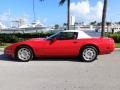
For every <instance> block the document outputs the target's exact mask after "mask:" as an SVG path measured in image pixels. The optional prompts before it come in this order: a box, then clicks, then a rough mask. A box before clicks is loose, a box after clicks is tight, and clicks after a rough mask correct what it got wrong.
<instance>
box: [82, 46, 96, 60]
mask: <svg viewBox="0 0 120 90" xmlns="http://www.w3.org/2000/svg"><path fill="white" fill-rule="evenodd" d="M95 57H96V51H95V50H94V49H93V48H86V49H85V50H84V51H83V58H84V59H85V60H86V61H91V60H93V59H95Z"/></svg>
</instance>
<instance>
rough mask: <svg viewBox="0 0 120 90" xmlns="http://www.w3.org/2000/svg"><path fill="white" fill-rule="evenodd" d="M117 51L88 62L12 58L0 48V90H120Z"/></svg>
mask: <svg viewBox="0 0 120 90" xmlns="http://www.w3.org/2000/svg"><path fill="white" fill-rule="evenodd" d="M119 69H120V51H119V50H117V51H115V52H113V53H111V54H108V55H103V56H99V57H98V59H97V60H96V61H94V62H92V63H84V62H77V61H75V60H74V59H44V60H43V59H42V60H34V61H30V62H16V61H14V60H12V59H9V58H7V57H6V56H4V55H3V52H0V90H120V70H119Z"/></svg>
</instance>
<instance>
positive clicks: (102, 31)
mask: <svg viewBox="0 0 120 90" xmlns="http://www.w3.org/2000/svg"><path fill="white" fill-rule="evenodd" d="M106 12H107V0H104V7H103V15H102V30H101V37H103V36H104V32H105V22H106Z"/></svg>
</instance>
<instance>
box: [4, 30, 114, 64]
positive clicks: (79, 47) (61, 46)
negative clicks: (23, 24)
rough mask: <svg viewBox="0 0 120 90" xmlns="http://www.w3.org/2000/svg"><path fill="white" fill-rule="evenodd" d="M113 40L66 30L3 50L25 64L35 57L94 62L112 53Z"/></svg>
mask: <svg viewBox="0 0 120 90" xmlns="http://www.w3.org/2000/svg"><path fill="white" fill-rule="evenodd" d="M114 48H115V44H114V40H113V39H111V38H106V37H91V36H89V35H87V34H86V33H85V32H83V31H79V30H66V31H61V32H58V33H56V34H54V35H52V36H50V37H47V38H37V39H31V40H27V41H23V42H18V43H15V44H13V45H10V46H8V47H6V48H5V51H4V53H5V54H6V55H8V56H11V57H13V58H15V59H16V60H20V61H23V62H27V61H29V60H32V59H33V58H35V57H38V58H39V57H79V60H81V61H84V62H92V61H94V60H95V59H96V58H97V56H98V55H102V54H109V53H111V52H113V51H114Z"/></svg>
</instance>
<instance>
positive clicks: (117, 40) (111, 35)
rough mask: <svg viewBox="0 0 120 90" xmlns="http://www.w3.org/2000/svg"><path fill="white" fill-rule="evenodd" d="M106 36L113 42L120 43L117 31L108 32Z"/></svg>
mask: <svg viewBox="0 0 120 90" xmlns="http://www.w3.org/2000/svg"><path fill="white" fill-rule="evenodd" d="M108 37H110V38H113V39H114V41H115V43H120V34H117V33H114V34H109V35H108Z"/></svg>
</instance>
